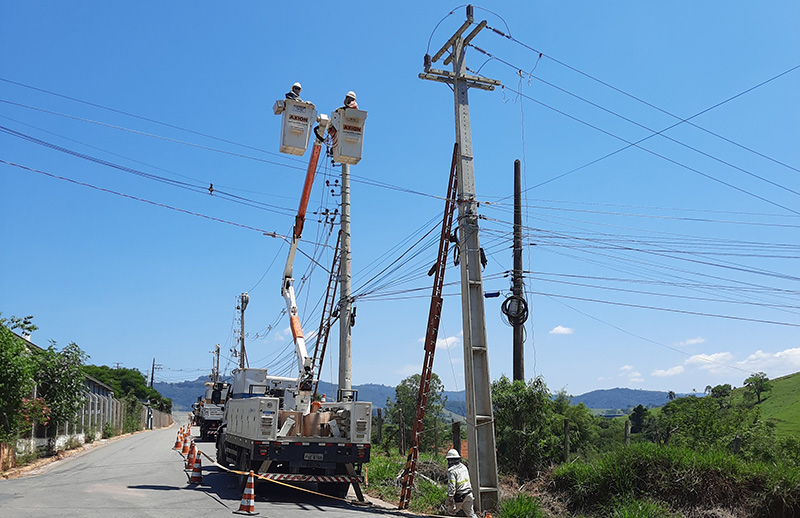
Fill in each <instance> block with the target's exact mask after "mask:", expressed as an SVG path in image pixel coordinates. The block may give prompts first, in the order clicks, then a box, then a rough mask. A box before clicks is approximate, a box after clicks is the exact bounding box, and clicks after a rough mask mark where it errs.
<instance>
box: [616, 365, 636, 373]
mask: <svg viewBox="0 0 800 518" xmlns="http://www.w3.org/2000/svg"><path fill="white" fill-rule="evenodd" d="M619 370H621V371H623V372H626V371H632V370H633V365H623V366H622V367H620V368H619Z"/></svg>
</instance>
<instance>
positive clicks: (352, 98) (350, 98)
mask: <svg viewBox="0 0 800 518" xmlns="http://www.w3.org/2000/svg"><path fill="white" fill-rule="evenodd" d="M342 108H352V109H354V110H357V109H358V103H357V102H356V93H355V92H354V91H352V90H350V91H349V92H347V93H346V94H345V96H344V106H342Z"/></svg>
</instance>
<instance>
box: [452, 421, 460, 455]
mask: <svg viewBox="0 0 800 518" xmlns="http://www.w3.org/2000/svg"><path fill="white" fill-rule="evenodd" d="M453 449H454V450H456V451H457V452H458V454H459V455H461V421H453Z"/></svg>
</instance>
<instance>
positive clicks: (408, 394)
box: [383, 373, 449, 451]
mask: <svg viewBox="0 0 800 518" xmlns="http://www.w3.org/2000/svg"><path fill="white" fill-rule="evenodd" d="M421 378H422V376H420V375H419V374H414V375H413V376H409V377H408V378H406V379H404V380H403V381H401V382H400V384H399V385H397V387H396V388H395V399H394V401H392V400H391V399H387V400H386V412H385V419H386V422H387V425H388V428H387V430H384V434H383V435H384V438H385V440H386V441H391V440H392V438H394V444H395V445H396V444H397V443H398V436H397V433H398V429H399V425H400V417H399V416H400V413H399V410H400V409H402V411H403V430H402V433H403V434H404V435H405V439H406V441H405V443H406V445H408V444H409V441H410V440H411V433H412V430H413V424H414V415H415V413H416V408H417V396H418V395H419V383H420V379H421ZM443 392H444V385H443V384H442V381H441V380H440V379H439V376H437V375H436V374H435V373H432V374H431V381H430V384H429V392H428V404H427V406H426V407H425V421H424V424H423V430H424V433H423V434H422V437H421V439H420V451H426V450H430V449H431V448H432V447H433V445H434V433H433V430H434V427H435V426H436V422H438V423H439V424H438V426H439V440H440V443H441V444H445V443H446V442H447V439H446V437H449V433H448V432H449V428H446V427H445V425H444V424H443V423H444V420H443V414H444V404H445V402H446V401H447V398H446V397H445V396H443V394H442V393H443ZM387 432H388V433H387ZM392 432H395V433H392Z"/></svg>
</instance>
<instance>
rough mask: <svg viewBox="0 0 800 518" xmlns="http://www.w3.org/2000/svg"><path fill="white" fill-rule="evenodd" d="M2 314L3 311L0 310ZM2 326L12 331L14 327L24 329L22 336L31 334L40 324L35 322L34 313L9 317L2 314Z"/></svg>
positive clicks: (0, 320)
mask: <svg viewBox="0 0 800 518" xmlns="http://www.w3.org/2000/svg"><path fill="white" fill-rule="evenodd" d="M2 314H3V312H2V311H0V315H2ZM0 326H5V327H7V328H9V329H11V330H12V331H13V330H14V329H19V330H20V331H22V336H30V335H31V333H33V332H34V331H36V330H37V329H39V326H37V325H36V324H34V323H33V315H28V316H27V317H15V316H14V315H11V317H10V318H8V319H6V318H3V317H1V316H0Z"/></svg>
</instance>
